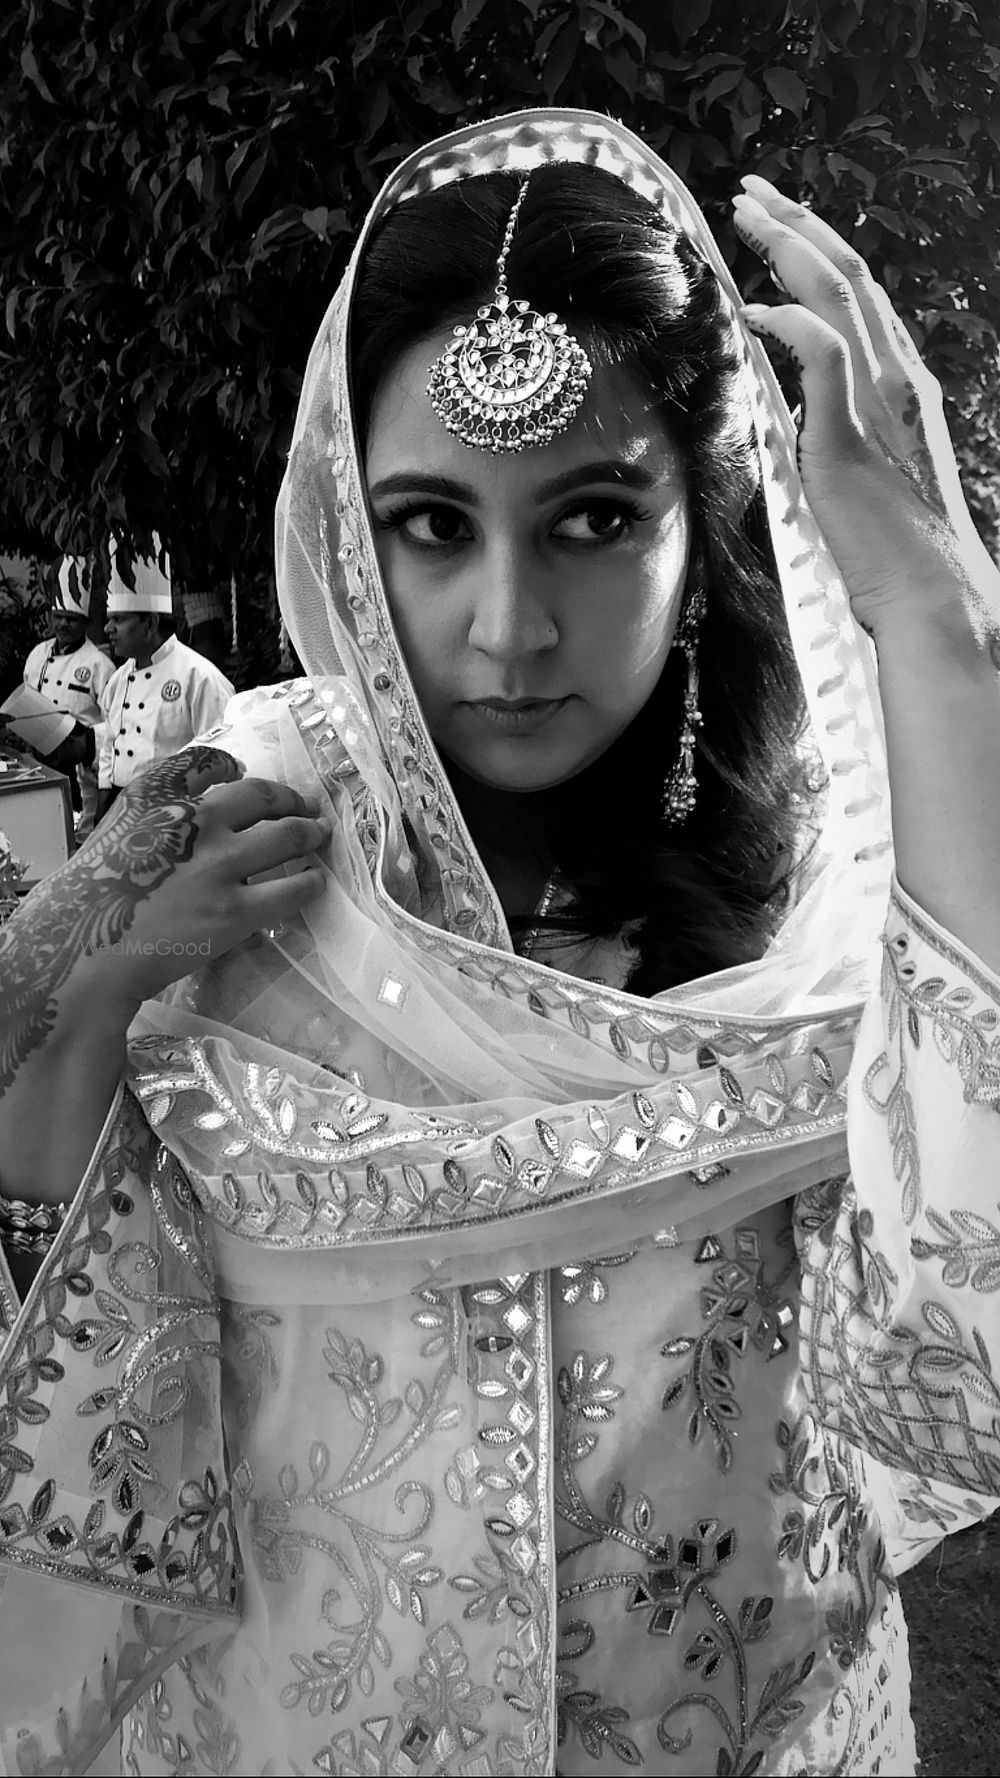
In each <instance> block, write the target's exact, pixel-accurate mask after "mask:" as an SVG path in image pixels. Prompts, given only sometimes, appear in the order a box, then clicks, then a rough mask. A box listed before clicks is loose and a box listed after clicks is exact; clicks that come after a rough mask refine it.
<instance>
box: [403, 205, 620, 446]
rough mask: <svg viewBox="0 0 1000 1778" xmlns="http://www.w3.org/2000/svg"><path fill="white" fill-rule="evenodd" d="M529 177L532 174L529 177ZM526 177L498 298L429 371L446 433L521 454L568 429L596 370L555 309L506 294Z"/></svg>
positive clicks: (501, 262)
mask: <svg viewBox="0 0 1000 1778" xmlns="http://www.w3.org/2000/svg"><path fill="white" fill-rule="evenodd" d="M529 177H530V175H529ZM527 189H528V178H527V177H526V178H525V180H524V182H523V184H522V186H521V189H520V191H519V192H518V194H517V200H516V202H515V204H514V208H513V209H512V210H511V213H510V216H509V217H508V220H507V228H506V231H505V234H504V238H503V246H502V247H501V249H500V257H499V259H498V260H497V283H496V290H495V292H494V295H493V301H492V302H491V303H486V304H484V306H483V307H482V308H481V309H478V310H477V311H476V319H475V320H474V321H470V322H469V324H468V326H467V327H456V328H455V332H454V339H453V341H452V343H451V345H449V346H448V347H447V348H446V349H445V351H444V352H442V354H441V356H440V358H437V359H435V361H434V363H433V364H432V365H431V368H430V382H429V383H428V385H427V393H428V395H429V396H430V398H431V402H432V404H433V407H434V412H435V413H436V414H437V416H438V419H439V420H440V421H441V422H442V424H443V425H445V426H447V428H448V431H449V432H452V433H454V434H455V436H456V438H459V439H461V441H462V443H463V444H464V445H468V446H469V447H470V448H471V449H473V450H480V451H492V452H493V453H494V454H499V453H500V452H501V451H523V450H525V449H526V447H527V446H529V445H544V444H548V442H549V440H550V439H551V438H554V437H555V435H556V434H557V433H558V432H564V431H565V430H566V427H567V426H568V425H569V423H570V421H571V420H572V419H573V416H574V414H575V413H576V412H577V409H578V408H579V406H580V403H581V402H582V400H583V398H584V395H585V394H586V392H587V385H588V383H589V382H590V378H591V376H592V374H593V367H592V365H591V363H590V360H589V358H588V357H587V354H586V352H585V351H584V349H583V347H582V346H581V345H580V343H579V341H578V340H575V339H574V338H573V335H572V334H571V333H569V332H568V331H567V329H566V327H565V325H564V323H563V322H561V321H560V320H559V319H558V318H557V317H556V315H555V314H549V315H542V314H540V313H539V312H538V310H537V309H533V308H531V306H530V304H528V303H527V302H524V301H521V300H516V301H512V299H511V297H510V296H509V295H508V292H507V255H508V254H509V252H510V247H511V242H512V241H513V239H514V230H515V228H516V226H517V213H518V211H519V210H520V208H521V205H522V203H523V202H524V194H525V192H526V191H527Z"/></svg>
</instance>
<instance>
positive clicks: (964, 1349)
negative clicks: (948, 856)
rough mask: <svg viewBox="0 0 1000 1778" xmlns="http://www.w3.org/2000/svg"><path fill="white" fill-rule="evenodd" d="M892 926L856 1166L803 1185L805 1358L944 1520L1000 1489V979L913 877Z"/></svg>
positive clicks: (818, 1393) (899, 1475)
mask: <svg viewBox="0 0 1000 1778" xmlns="http://www.w3.org/2000/svg"><path fill="white" fill-rule="evenodd" d="M883 942H884V962H883V972H882V993H881V996H880V998H879V999H878V1000H875V1001H873V1003H872V1004H871V1005H870V1006H869V1007H868V1008H867V1010H866V1012H865V1015H864V1017H863V1019H862V1023H861V1029H860V1032H859V1036H858V1043H857V1049H856V1052H855V1058H854V1063H853V1067H852V1070H851V1075H850V1079H849V1084H848V1142H849V1152H850V1159H851V1169H852V1174H851V1177H850V1178H849V1179H848V1180H847V1181H846V1182H844V1184H843V1189H842V1190H841V1191H839V1192H838V1193H837V1194H834V1195H833V1196H832V1197H831V1198H830V1199H829V1201H827V1202H825V1203H822V1204H821V1203H819V1202H817V1201H816V1200H815V1194H810V1193H805V1194H803V1196H802V1198H801V1199H800V1200H799V1206H798V1218H797V1221H798V1234H799V1245H800V1252H801V1255H802V1264H803V1309H802V1316H803V1319H802V1330H801V1331H802V1351H803V1365H804V1370H805V1375H806V1379H807V1384H808V1387H809V1389H810V1392H811V1394H812V1397H813V1400H814V1404H815V1406H816V1409H817V1412H818V1413H819V1414H820V1415H821V1417H822V1418H823V1419H824V1421H825V1422H826V1424H827V1425H829V1426H831V1427H834V1428H836V1429H837V1430H839V1431H841V1432H843V1433H844V1434H846V1435H847V1436H848V1437H849V1438H850V1439H851V1440H853V1441H854V1443H856V1444H857V1445H858V1446H860V1447H861V1448H862V1449H864V1450H865V1451H867V1452H868V1453H869V1454H870V1455H871V1456H873V1457H875V1458H876V1459H878V1460H879V1462H880V1463H881V1464H882V1465H885V1466H886V1467H887V1468H888V1469H889V1470H890V1471H893V1472H895V1486H896V1493H897V1499H898V1500H899V1501H900V1502H901V1503H902V1506H903V1512H904V1516H905V1517H906V1518H907V1519H908V1520H909V1521H910V1523H911V1525H912V1526H913V1528H914V1535H917V1532H918V1527H919V1525H920V1523H921V1522H923V1524H924V1525H928V1526H932V1527H933V1526H937V1528H938V1529H937V1535H940V1534H941V1533H942V1532H943V1531H945V1530H948V1529H953V1528H955V1525H956V1519H962V1518H966V1519H967V1518H971V1517H979V1516H981V1515H982V1513H983V1511H984V1510H991V1506H990V1505H988V1504H987V1502H988V1500H990V1499H992V1504H993V1505H995V1504H996V1503H997V1502H996V1498H995V1497H997V1496H1000V1377H998V1375H997V1372H998V1368H1000V1209H998V1199H1000V1116H998V1109H1000V982H998V981H997V979H996V978H995V977H994V976H992V975H991V974H990V973H989V972H988V971H987V970H986V969H984V967H983V966H982V965H981V964H979V963H978V962H977V961H976V960H975V959H974V958H973V957H972V956H971V955H970V954H969V953H968V952H967V951H965V950H964V949H963V948H962V947H961V946H960V945H959V944H958V943H957V942H956V941H954V940H952V939H951V938H949V936H948V935H947V934H946V933H945V932H943V931H942V930H941V929H940V928H939V927H937V926H936V925H935V924H934V923H933V922H932V921H931V920H930V919H928V917H927V916H926V915H924V914H923V913H922V912H921V911H920V910H919V908H917V907H916V906H915V905H914V904H913V903H912V902H911V901H910V900H909V898H908V897H906V896H905V895H904V894H902V892H901V891H899V890H898V889H896V890H895V891H894V894H893V899H892V902H891V905H890V911H889V918H888V924H887V928H886V932H885V935H884V941H883ZM984 1497H987V1498H986V1499H984Z"/></svg>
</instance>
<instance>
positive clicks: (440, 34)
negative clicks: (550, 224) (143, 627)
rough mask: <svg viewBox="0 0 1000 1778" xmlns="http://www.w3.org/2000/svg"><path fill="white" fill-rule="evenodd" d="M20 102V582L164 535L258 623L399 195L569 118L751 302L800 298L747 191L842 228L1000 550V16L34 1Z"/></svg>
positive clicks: (12, 372) (0, 378) (772, 0)
mask: <svg viewBox="0 0 1000 1778" xmlns="http://www.w3.org/2000/svg"><path fill="white" fill-rule="evenodd" d="M0 69H2V70H6V73H5V74H3V75H0V280H2V287H0V301H2V304H3V313H4V325H3V326H2V327H0V436H2V439H3V444H4V454H5V459H6V464H7V477H6V486H5V488H4V490H3V493H2V494H0V545H2V547H4V548H5V549H8V550H11V549H19V550H20V551H22V552H23V553H27V554H41V555H52V554H54V553H55V552H56V551H57V550H63V549H71V550H84V549H93V548H99V547H100V546H101V545H102V544H103V543H104V540H105V539H106V536H107V534H108V532H109V530H111V531H113V532H115V533H116V534H119V535H121V536H123V537H125V538H126V539H128V540H131V541H132V542H133V543H134V544H135V545H136V546H138V547H140V548H147V547H148V546H149V542H150V537H151V533H152V532H153V531H154V530H157V531H159V533H160V534H161V536H162V537H163V538H164V539H165V540H166V541H167V543H168V544H169V547H170V551H171V555H172V558H173V561H174V564H175V568H176V570H177V571H178V573H179V575H180V577H181V579H182V581H183V582H184V583H186V584H187V585H188V586H189V587H191V588H195V587H206V586H211V585H216V584H225V585H227V586H228V582H229V577H230V574H231V573H235V574H236V576H237V580H238V585H239V589H240V598H241V601H242V603H243V606H244V607H245V611H246V614H247V615H248V616H249V615H250V613H251V612H252V611H257V612H259V610H260V608H261V606H262V605H264V606H266V605H267V602H268V598H269V594H268V591H267V588H268V574H269V563H270V554H271V515H272V509H273V504H274V498H275V494H276V491H277V485H278V482H279V480H280V475H281V470H282V464H283V459H284V456H285V453H286V450H287V446H288V442H289V437H290V432H291V425H292V419H293V415H294V408H295V400H296V396H297V393H298V388H299V383H300V379H301V374H302V371H303V368H304V364H305V358H306V354H307V351H308V347H309V344H310V342H311V339H312V336H313V334H314V332H315V329H316V326H317V324H318V321H319V319H320V317H321V315H322V312H323V309H324V307H325V305H326V303H327V301H328V299H329V297H330V295H331V294H332V291H333V288H334V286H335V283H336V280H337V278H338V276H339V274H340V271H341V269H342V267H343V265H344V262H345V259H346V256H347V252H348V250H349V245H350V242H351V238H352V235H353V233H354V231H355V229H356V227H357V225H358V223H359V221H360V219H361V217H362V215H363V213H364V211H365V209H366V208H367V205H368V203H369V202H370V199H371V197H372V195H373V193H374V192H375V191H376V190H377V188H378V185H379V184H380V183H381V180H382V178H383V177H384V175H385V174H386V173H387V172H388V170H389V169H390V168H391V166H392V165H393V163H394V162H395V161H397V160H398V159H399V158H400V157H401V156H402V155H403V154H405V153H406V152H408V151H409V150H410V149H411V148H412V147H414V146H415V145H417V144H419V143H420V142H422V141H425V140H426V139H427V138H428V137H430V136H432V135H434V134H437V133H439V132H441V131H442V130H445V129H447V128H449V127H452V126H458V125H460V124H462V123H464V122H468V121H471V120H474V119H476V118H478V117H481V116H483V115H487V114H489V113H495V112H498V111H502V110H510V109H516V108H517V107H520V106H523V105H529V104H539V103H541V104H561V105H579V106H585V107H588V108H593V109H596V110H604V111H610V112H612V113H613V114H615V115H617V116H619V117H621V118H623V119H624V120H625V121H626V122H627V123H629V124H630V125H632V127H633V128H635V129H636V130H638V131H639V133H640V134H641V135H643V136H644V137H645V138H646V139H647V140H648V141H650V142H651V143H652V145H653V146H654V147H655V148H657V149H659V150H660V151H661V152H662V153H663V154H664V155H665V156H666V157H667V158H668V159H669V160H670V162H671V163H672V165H673V166H675V167H676V169H677V170H678V172H679V173H680V174H681V175H682V176H683V177H685V178H686V179H689V180H690V182H691V184H692V186H693V187H694V189H695V191H696V193H697V195H698V196H699V198H700V199H701V200H702V201H703V203H704V205H705V207H706V209H707V211H708V213H709V216H710V218H711V219H712V220H713V222H715V223H716V224H717V225H718V227H719V229H720V232H721V235H722V239H723V241H724V243H725V246H726V251H727V252H728V253H729V254H730V257H731V259H732V261H733V264H734V269H735V271H736V274H737V277H738V279H739V281H740V283H741V285H742V287H743V289H744V290H745V291H746V292H747V295H748V297H760V296H766V295H769V294H771V293H770V291H769V289H768V284H767V278H766V274H765V273H764V272H763V271H762V269H761V267H760V266H759V264H758V263H757V262H756V261H755V260H754V259H753V257H752V255H750V254H749V252H748V251H747V250H746V249H744V248H743V247H741V246H739V245H738V243H737V242H736V240H735V238H734V236H733V235H732V231H731V229H730V228H729V226H728V200H729V197H730V195H731V193H732V192H733V190H734V188H735V186H736V183H737V180H738V178H739V175H740V174H741V173H744V172H751V171H756V172H761V173H763V174H765V175H766V176H767V177H770V178H773V179H775V180H776V181H778V182H780V183H782V184H783V185H784V187H785V188H786V189H788V190H790V191H797V192H798V193H799V194H801V195H802V196H804V197H806V198H807V199H809V200H810V201H811V202H813V203H815V206H816V208H817V209H818V210H820V211H821V212H822V213H823V214H824V215H825V216H826V217H827V218H828V219H829V220H830V221H831V222H832V223H833V224H834V226H835V227H837V228H839V229H840V230H841V231H842V232H843V233H845V234H846V235H847V237H848V238H849V239H850V240H852V241H853V242H854V243H855V244H856V245H857V246H858V247H859V249H860V250H861V251H862V252H863V253H865V255H866V256H867V257H868V258H869V260H870V261H871V263H872V265H873V268H874V270H875V273H876V275H877V276H878V277H880V278H881V279H882V280H883V281H884V282H885V283H886V285H887V286H888V288H889V290H890V291H891V293H892V295H893V297H894V299H895V301H896V302H897V304H898V305H899V307H900V309H901V311H902V313H903V315H904V316H905V317H906V319H907V321H908V323H909V324H910V325H911V327H912V328H913V330H914V332H915V334H916V335H917V337H918V340H919V343H920V344H921V345H922V346H923V347H924V348H925V349H926V351H927V354H928V357H929V359H930V361H931V364H932V367H933V368H934V370H935V371H936V373H937V374H938V376H939V377H940V378H941V380H942V382H943V384H944V386H945V389H946V392H947V396H948V399H949V404H950V408H951V417H952V421H953V426H954V428H955V430H956V433H957V436H958V440H959V448H960V455H961V460H962V466H963V470H964V472H965V476H966V484H967V488H968V491H969V494H970V498H971V500H972V503H973V506H974V509H975V512H976V516H977V519H978V521H979V523H980V525H981V527H982V529H983V531H984V534H985V535H986V536H987V538H988V539H989V541H990V542H991V543H993V544H994V545H995V544H996V532H997V524H998V520H1000V497H998V488H1000V430H998V422H997V419H996V413H997V407H998V403H997V395H998V393H1000V387H998V378H997V372H996V358H997V324H996V320H995V317H997V316H998V315H1000V263H998V250H997V242H998V241H1000V197H998V191H997V184H998V170H1000V121H998V117H997V111H996V104H995V93H996V91H997V89H998V84H1000V12H998V10H997V8H996V6H995V4H994V0H894V3H893V4H892V5H888V6H887V5H886V4H885V3H884V0H801V3H796V0H791V3H789V0H757V3H756V4H755V5H754V6H753V7H746V8H743V9H738V8H734V7H733V6H732V4H731V0H505V4H504V5H502V6H501V5H499V4H496V3H492V4H491V3H490V0H461V4H458V5H456V4H454V0H448V3H447V4H446V3H444V0H127V3H126V0H8V6H7V8H6V10H5V12H4V14H3V18H2V20H0ZM252 627H253V630H254V633H255V636H256V638H257V644H258V647H257V658H256V659H255V660H253V661H252V662H251V663H250V671H251V674H253V673H255V672H259V671H261V670H266V669H267V668H268V667H269V666H271V665H273V663H272V662H270V661H268V660H267V658H266V657H267V654H268V652H269V650H270V649H272V648H273V626H272V627H269V626H267V625H263V626H262V625H261V624H259V623H256V624H254V625H253V626H252ZM243 628H244V632H246V630H247V628H248V626H247V625H246V624H244V626H243ZM264 633H266V634H267V635H268V637H269V638H270V640H269V642H268V645H267V648H264V649H263V651H262V650H261V647H260V637H261V635H262V634H264Z"/></svg>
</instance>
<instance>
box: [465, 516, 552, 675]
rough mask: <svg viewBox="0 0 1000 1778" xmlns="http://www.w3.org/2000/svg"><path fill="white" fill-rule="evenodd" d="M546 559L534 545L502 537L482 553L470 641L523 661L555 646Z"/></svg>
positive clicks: (499, 657)
mask: <svg viewBox="0 0 1000 1778" xmlns="http://www.w3.org/2000/svg"><path fill="white" fill-rule="evenodd" d="M547 594H548V588H547V586H546V576H545V571H544V568H543V566H542V564H541V563H540V562H539V561H538V560H537V559H535V558H534V557H533V554H532V552H531V551H530V550H528V549H526V548H519V547H518V545H517V544H516V543H515V542H511V541H509V540H506V539H499V540H497V542H495V543H494V544H493V545H491V546H490V547H489V548H488V549H487V550H486V551H485V552H484V555H483V557H481V558H480V562H479V564H478V572H477V575H476V584H475V587H474V590H473V598H472V615H471V620H470V624H469V643H470V646H471V647H472V648H474V649H477V650H478V651H479V652H480V653H481V654H488V655H491V656H492V657H493V658H494V659H496V660H507V661H511V660H518V659H521V658H523V657H524V656H527V655H533V654H538V653H540V652H542V651H544V650H547V649H551V648H554V647H555V646H556V644H557V643H558V641H559V627H558V624H557V623H556V618H555V613H554V611H553V608H552V603H551V599H550V597H548V596H547Z"/></svg>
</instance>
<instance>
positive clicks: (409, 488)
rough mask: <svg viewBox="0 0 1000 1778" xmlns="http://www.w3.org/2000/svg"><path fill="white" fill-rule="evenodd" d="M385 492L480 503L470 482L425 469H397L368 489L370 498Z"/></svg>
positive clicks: (467, 504) (471, 503)
mask: <svg viewBox="0 0 1000 1778" xmlns="http://www.w3.org/2000/svg"><path fill="white" fill-rule="evenodd" d="M385 494H433V495H436V496H437V498H438V499H439V500H461V501H462V502H463V503H464V504H465V505H466V506H478V504H479V495H478V494H477V493H476V490H475V488H473V487H472V486H471V485H470V484H469V483H468V482H459V481H454V480H453V479H452V477H451V476H450V475H431V474H429V473H428V472H427V470H425V469H397V470H396V471H395V473H394V474H393V475H384V476H383V477H382V479H381V481H377V482H373V483H372V485H371V487H370V488H369V489H368V498H369V500H380V499H381V498H382V497H383V496H384V495H385Z"/></svg>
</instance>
